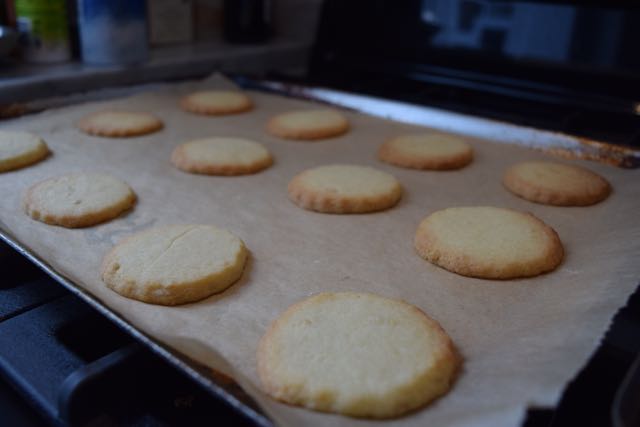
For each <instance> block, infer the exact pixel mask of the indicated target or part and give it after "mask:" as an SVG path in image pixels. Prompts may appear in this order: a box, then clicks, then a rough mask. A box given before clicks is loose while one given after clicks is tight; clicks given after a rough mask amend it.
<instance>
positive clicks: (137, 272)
mask: <svg viewBox="0 0 640 427" xmlns="http://www.w3.org/2000/svg"><path fill="white" fill-rule="evenodd" d="M246 259H247V249H246V248H245V246H244V243H243V242H242V240H240V239H239V238H237V237H236V236H234V235H233V234H231V233H229V232H228V231H226V230H223V229H220V228H217V227H214V226H211V225H172V226H163V227H155V228H152V229H150V230H146V231H143V232H141V233H137V234H134V235H133V236H130V237H129V238H127V239H125V240H124V241H123V242H121V243H119V244H117V245H116V246H115V247H114V248H113V249H112V250H111V251H110V252H109V253H108V254H107V256H106V257H105V258H104V261H103V263H102V280H103V281H104V282H105V283H106V284H107V286H108V287H109V288H111V289H113V290H114V291H116V292H118V293H119V294H120V295H123V296H125V297H127V298H132V299H136V300H139V301H144V302H148V303H151V304H162V305H177V304H185V303H188V302H194V301H198V300H201V299H204V298H207V297H208V296H210V295H213V294H215V293H217V292H221V291H223V290H224V289H226V288H228V287H229V286H231V284H233V283H234V282H235V281H237V280H238V279H239V278H240V276H241V275H242V270H243V269H244V264H245V262H246Z"/></svg>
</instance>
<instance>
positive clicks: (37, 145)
mask: <svg viewBox="0 0 640 427" xmlns="http://www.w3.org/2000/svg"><path fill="white" fill-rule="evenodd" d="M48 154H49V148H47V144H45V143H44V141H43V140H42V139H41V138H40V137H38V136H36V135H33V134H31V133H27V132H9V131H0V172H6V171H10V170H14V169H19V168H22V167H24V166H28V165H31V164H33V163H36V162H39V161H40V160H42V159H44V158H45V157H47V155H48Z"/></svg>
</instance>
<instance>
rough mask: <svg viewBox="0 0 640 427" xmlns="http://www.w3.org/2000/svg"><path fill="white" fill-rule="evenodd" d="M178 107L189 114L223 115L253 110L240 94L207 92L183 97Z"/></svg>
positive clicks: (223, 91)
mask: <svg viewBox="0 0 640 427" xmlns="http://www.w3.org/2000/svg"><path fill="white" fill-rule="evenodd" d="M180 106H181V107H182V109H183V110H186V111H189V112H191V113H197V114H207V115H225V114H237V113H243V112H245V111H249V110H251V109H252V108H253V103H252V102H251V99H250V98H249V97H248V96H247V95H245V94H244V93H242V92H238V91H225V90H207V91H202V92H196V93H192V94H190V95H187V96H185V97H184V98H182V100H181V101H180Z"/></svg>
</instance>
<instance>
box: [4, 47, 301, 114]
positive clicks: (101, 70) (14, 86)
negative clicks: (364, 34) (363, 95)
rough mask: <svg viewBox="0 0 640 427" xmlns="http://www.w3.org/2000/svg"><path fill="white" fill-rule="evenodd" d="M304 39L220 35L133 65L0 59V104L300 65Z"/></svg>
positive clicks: (155, 51) (161, 50) (158, 51)
mask: <svg viewBox="0 0 640 427" xmlns="http://www.w3.org/2000/svg"><path fill="white" fill-rule="evenodd" d="M310 48H311V45H310V43H308V42H299V41H292V40H288V39H274V40H271V41H270V42H268V43H264V44H255V45H235V44H228V43H225V42H222V41H215V42H207V43H195V44H181V45H170V46H163V47H157V48H153V49H151V52H150V58H149V60H148V61H146V62H144V63H141V64H136V65H133V66H93V65H87V64H83V63H81V62H77V61H76V62H68V63H63V64H46V65H37V64H25V63H22V62H17V61H6V60H5V61H0V105H2V104H13V103H22V102H29V101H33V100H41V99H43V98H50V97H56V96H63V95H69V94H72V93H77V92H84V91H90V90H96V89H103V88H108V87H118V86H128V85H134V84H142V83H150V82H159V81H168V80H179V79H188V78H197V77H201V76H205V75H207V74H210V73H212V72H214V71H222V72H229V73H243V74H253V75H261V74H265V73H267V72H270V71H280V70H287V69H299V68H302V67H304V66H305V64H306V60H307V56H308V53H309V51H310Z"/></svg>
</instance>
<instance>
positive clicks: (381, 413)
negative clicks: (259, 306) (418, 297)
mask: <svg viewBox="0 0 640 427" xmlns="http://www.w3.org/2000/svg"><path fill="white" fill-rule="evenodd" d="M257 359H258V373H259V376H260V380H261V382H262V385H263V388H264V390H265V391H266V392H267V393H268V394H269V395H270V396H272V397H274V398H275V399H278V400H280V401H283V402H285V403H289V404H293V405H298V406H304V407H307V408H309V409H313V410H316V411H324V412H334V413H339V414H344V415H349V416H355V417H372V418H388V417H394V416H398V415H402V414H404V413H406V412H409V411H411V410H414V409H416V408H419V407H421V406H423V405H425V404H427V403H428V402H430V401H432V400H433V399H435V398H437V397H439V396H441V395H443V394H444V393H446V392H447V391H448V390H449V389H450V387H451V384H452V383H453V380H454V378H455V375H456V373H457V370H458V367H459V365H460V358H459V356H458V354H457V352H456V351H455V349H454V346H453V344H452V342H451V340H450V339H449V337H448V336H447V334H446V333H445V331H444V330H443V329H442V328H441V327H440V325H439V324H438V323H437V322H436V321H434V320H432V319H431V318H429V317H428V316H427V315H426V314H425V313H424V312H422V311H421V310H420V309H418V308H417V307H415V306H412V305H410V304H407V303H406V302H403V301H399V300H393V299H389V298H384V297H380V296H377V295H374V294H369V293H355V292H340V293H322V294H318V295H315V296H312V297H310V298H307V299H305V300H303V301H301V302H298V303H297V304H294V305H293V306H291V307H289V308H288V309H287V310H286V311H285V312H284V313H283V314H282V315H280V317H279V318H278V319H276V320H275V321H274V322H273V323H272V324H271V326H270V328H269V329H268V331H267V333H266V334H265V335H264V336H263V337H262V339H261V340H260V344H259V348H258V355H257Z"/></svg>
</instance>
